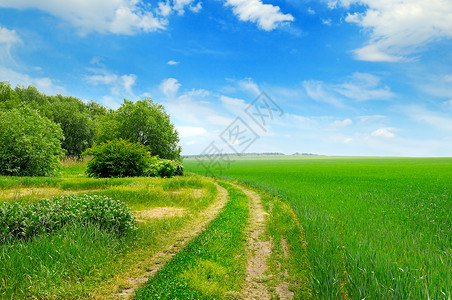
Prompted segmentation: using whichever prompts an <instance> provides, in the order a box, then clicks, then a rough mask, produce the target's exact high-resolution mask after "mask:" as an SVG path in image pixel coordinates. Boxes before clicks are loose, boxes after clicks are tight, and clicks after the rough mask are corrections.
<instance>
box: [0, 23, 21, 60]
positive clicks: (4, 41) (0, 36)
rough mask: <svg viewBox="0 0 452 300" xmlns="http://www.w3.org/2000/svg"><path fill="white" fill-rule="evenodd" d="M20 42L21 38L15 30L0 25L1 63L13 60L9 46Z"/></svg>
mask: <svg viewBox="0 0 452 300" xmlns="http://www.w3.org/2000/svg"><path fill="white" fill-rule="evenodd" d="M20 43H22V40H21V39H20V37H19V35H18V34H17V33H16V31H15V30H10V29H8V28H4V27H0V61H1V62H3V63H7V62H9V61H14V60H13V58H12V56H11V47H12V46H13V45H14V44H20Z"/></svg>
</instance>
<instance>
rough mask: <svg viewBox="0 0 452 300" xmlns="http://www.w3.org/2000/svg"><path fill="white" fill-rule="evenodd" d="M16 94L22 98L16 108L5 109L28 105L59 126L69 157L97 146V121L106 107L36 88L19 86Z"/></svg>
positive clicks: (64, 147)
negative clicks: (54, 94) (40, 90)
mask: <svg viewBox="0 0 452 300" xmlns="http://www.w3.org/2000/svg"><path fill="white" fill-rule="evenodd" d="M13 92H15V95H16V98H17V99H18V101H16V102H15V103H16V105H15V106H13V105H3V106H4V107H6V108H11V107H20V106H23V105H26V106H28V107H31V108H33V109H36V110H38V111H39V112H40V114H41V115H42V116H45V117H47V118H49V119H50V120H52V121H54V122H55V123H57V124H59V125H60V127H61V129H62V130H63V135H64V137H65V139H64V141H63V143H62V148H63V149H64V150H66V154H67V155H71V156H78V157H80V155H81V153H82V152H83V151H85V149H87V148H89V147H91V146H92V145H93V142H94V135H95V131H96V128H95V120H94V119H95V117H96V115H99V114H102V113H103V110H105V108H104V107H103V106H102V105H100V104H96V103H88V104H85V103H84V102H83V101H81V100H80V99H78V98H75V97H67V96H62V95H56V96H47V95H45V94H43V93H40V92H39V91H38V89H37V88H36V87H34V86H28V87H21V86H17V87H16V89H15V90H13ZM0 97H1V96H0ZM10 102H11V101H10Z"/></svg>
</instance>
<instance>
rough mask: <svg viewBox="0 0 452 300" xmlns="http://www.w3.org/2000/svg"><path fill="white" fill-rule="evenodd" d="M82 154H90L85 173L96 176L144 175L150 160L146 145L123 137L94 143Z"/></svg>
mask: <svg viewBox="0 0 452 300" xmlns="http://www.w3.org/2000/svg"><path fill="white" fill-rule="evenodd" d="M83 155H92V159H91V160H90V161H89V162H88V167H87V170H86V173H87V175H88V176H90V177H98V178H99V177H100V178H105V177H134V176H146V175H147V172H148V169H149V165H150V160H151V152H150V150H149V148H148V147H146V146H144V145H143V144H140V143H131V142H128V141H125V140H123V139H118V140H113V141H108V142H104V143H101V144H98V145H94V146H93V147H92V148H89V149H87V150H86V151H85V152H84V153H83Z"/></svg>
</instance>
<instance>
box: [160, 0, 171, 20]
mask: <svg viewBox="0 0 452 300" xmlns="http://www.w3.org/2000/svg"><path fill="white" fill-rule="evenodd" d="M158 6H159V14H160V15H161V16H163V17H167V16H169V15H170V14H171V10H172V9H171V4H170V2H169V0H167V1H166V2H159V3H158Z"/></svg>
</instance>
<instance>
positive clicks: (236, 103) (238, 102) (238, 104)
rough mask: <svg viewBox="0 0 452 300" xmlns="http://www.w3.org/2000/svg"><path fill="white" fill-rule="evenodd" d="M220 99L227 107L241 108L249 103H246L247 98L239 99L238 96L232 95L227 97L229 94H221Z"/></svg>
mask: <svg viewBox="0 0 452 300" xmlns="http://www.w3.org/2000/svg"><path fill="white" fill-rule="evenodd" d="M220 101H221V103H223V105H225V106H226V107H232V108H240V109H245V108H246V107H247V105H246V103H245V100H242V99H238V98H231V97H227V96H221V97H220Z"/></svg>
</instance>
